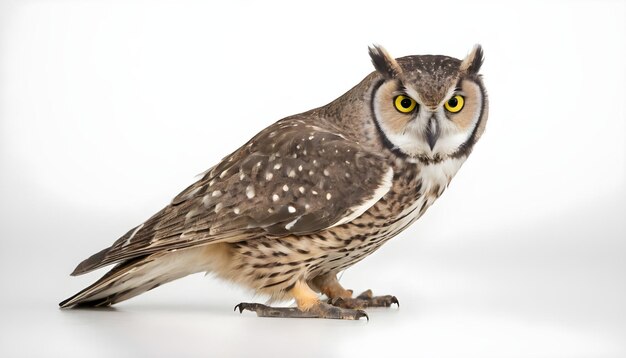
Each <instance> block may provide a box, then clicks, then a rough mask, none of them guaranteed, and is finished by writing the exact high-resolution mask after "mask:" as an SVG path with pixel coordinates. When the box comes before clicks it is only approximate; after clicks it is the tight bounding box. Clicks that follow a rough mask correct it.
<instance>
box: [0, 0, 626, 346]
mask: <svg viewBox="0 0 626 358" xmlns="http://www.w3.org/2000/svg"><path fill="white" fill-rule="evenodd" d="M477 42H479V43H481V44H482V45H483V47H484V50H485V57H486V61H485V64H484V67H483V69H482V73H483V74H484V78H485V83H486V86H487V89H488V91H489V94H490V99H491V111H490V119H489V123H488V125H487V132H486V134H485V135H484V136H483V138H482V139H481V141H480V142H479V143H478V145H477V147H476V149H475V151H474V153H473V154H472V156H471V157H470V159H469V160H468V162H467V163H466V164H465V166H464V167H463V168H462V169H461V170H460V172H459V174H458V175H457V177H456V178H455V179H454V180H453V182H452V185H451V186H450V188H449V189H448V190H447V191H446V193H445V194H444V196H443V197H442V198H441V199H440V200H439V201H438V202H437V203H436V204H435V205H434V206H433V207H432V208H431V209H430V210H429V211H428V213H427V214H426V215H425V216H424V217H423V218H422V219H420V220H419V221H418V222H417V223H416V224H415V225H413V226H412V227H411V228H409V229H407V230H406V231H405V232H404V233H403V234H401V235H400V236H399V237H398V238H396V239H394V240H392V241H391V242H389V243H388V244H387V245H386V246H385V247H383V248H382V249H381V250H379V251H378V252H376V253H375V254H374V255H373V256H371V257H370V258H368V259H367V260H364V261H363V262H362V263H360V264H359V265H356V266H355V267H353V268H351V269H349V270H348V271H346V272H345V274H344V275H343V277H342V281H341V282H342V283H343V284H344V285H345V286H346V287H351V288H354V289H355V290H357V291H359V290H363V289H366V288H372V289H373V290H374V291H375V293H379V294H388V293H392V294H395V295H397V296H398V298H399V299H400V302H401V304H402V307H401V308H400V309H395V308H393V309H378V310H370V312H369V313H370V322H369V323H366V322H365V321H360V322H341V321H324V320H279V319H260V318H257V317H255V316H254V315H253V314H250V313H245V314H243V315H239V314H238V313H234V312H232V308H233V306H234V305H235V304H236V303H239V302H240V301H250V300H256V301H260V302H263V301H264V298H263V297H253V296H252V295H251V294H250V293H249V292H246V291H244V290H242V289H240V288H237V287H235V286H233V285H231V284H228V283H224V282H220V281H218V280H215V279H209V278H205V277H203V276H202V275H195V276H191V277H189V278H186V279H183V280H179V281H177V282H175V283H172V284H170V285H167V286H164V287H162V288H159V289H157V290H154V291H151V292H148V293H146V294H145V295H142V296H140V297H137V298H135V299H133V300H130V301H127V302H124V303H122V304H120V305H118V306H116V308H115V309H111V310H97V311H94V310H91V311H90V310H70V311H67V310H65V311H61V310H58V309H57V307H56V305H57V302H59V301H60V300H61V299H63V298H66V297H67V296H69V295H71V294H73V293H75V292H76V291H78V290H79V289H81V288H83V287H84V286H86V285H87V284H89V283H91V282H92V281H93V280H95V279H96V278H97V277H99V275H100V274H102V273H103V272H104V271H98V272H97V273H95V274H90V275H87V276H85V277H79V278H70V277H68V276H67V274H68V273H69V272H70V271H71V270H72V269H73V268H74V266H75V265H76V264H77V263H78V262H79V261H81V260H82V259H84V258H86V257H87V256H89V255H90V254H92V253H94V252H96V251H98V250H100V249H102V248H104V247H106V246H108V245H110V244H111V243H112V242H113V241H114V240H115V239H116V238H117V237H119V236H120V235H121V234H123V233H125V232H126V231H127V230H128V229H129V228H131V227H133V226H135V225H137V224H138V223H140V222H142V221H143V220H144V219H146V218H147V217H149V216H150V215H151V214H153V213H154V212H156V211H157V210H158V209H160V208H161V207H162V206H164V205H165V204H167V202H168V201H169V200H170V198H171V197H173V196H174V195H175V194H177V193H178V192H179V191H180V190H182V189H183V188H184V187H185V186H186V185H188V184H189V183H191V181H192V180H193V178H194V175H196V174H198V173H200V172H202V171H203V170H205V169H207V168H209V167H210V166H212V165H213V164H215V163H216V162H217V161H218V160H219V159H220V158H222V157H223V156H225V155H226V154H228V153H229V152H231V151H232V150H234V149H236V148H237V147H238V146H239V145H241V144H243V143H244V142H245V141H246V140H248V139H249V138H250V137H251V136H253V135H254V134H255V133H256V132H257V131H259V130H260V129H262V128H264V127H265V126H267V125H268V124H270V123H272V122H274V121H276V120H278V119H280V118H282V117H284V116H287V115H290V114H294V113H298V112H302V111H304V110H307V109H310V108H313V107H317V106H320V105H323V104H325V103H327V102H329V101H331V100H332V99H334V98H336V97H337V96H339V95H340V94H342V93H343V92H345V91H347V90H348V89H349V88H351V87H352V86H353V85H355V84H356V83H358V82H359V81H360V80H361V79H362V78H363V77H365V75H367V74H368V73H369V72H370V71H372V66H371V63H370V60H369V58H368V56H367V45H369V44H372V43H380V44H382V45H383V46H385V47H386V48H387V49H388V50H389V51H390V52H391V53H392V54H393V55H395V56H397V57H400V56H405V55H410V54H426V53H435V54H447V55H451V56H455V57H463V56H465V54H466V53H467V52H468V51H469V50H470V48H471V47H472V45H473V44H474V43H477ZM625 67H626V5H625V4H624V3H623V2H620V1H613V2H608V1H605V2H603V1H572V2H554V1H553V2H529V3H523V2H513V3H508V4H507V3H503V2H502V3H501V2H479V3H473V2H465V1H464V2H456V1H446V2H436V1H428V2H418V1H411V2H407V3H398V2H381V1H377V2H366V1H359V2H354V3H340V2H338V1H333V2H315V4H313V3H310V4H307V5H296V3H295V2H283V3H278V2H272V3H268V2H266V1H256V2H253V1H229V2H225V1H221V2H209V1H206V2H203V1H147V0H146V1H138V0H126V1H122V0H119V1H104V0H103V1H95V0H94V1H79V0H67V1H0V173H1V174H0V198H1V199H0V214H1V215H0V220H1V221H0V287H2V289H1V292H2V293H1V294H0V304H1V306H0V307H1V308H0V317H1V318H0V356H3V357H13V356H38V355H39V356H63V357H70V356H90V357H124V356H129V357H137V356H179V357H180V356H258V357H264V356H304V357H306V356H312V357H321V356H361V357H362V356H426V357H626V340H625V339H624V337H626V305H625V304H624V302H626V280H625V277H624V276H625V273H626V262H625V258H626V244H625V242H624V240H625V239H624V238H625V237H626V223H625V219H626V215H625V214H626V191H625V182H626V106H625V105H624V100H625V98H626V70H625Z"/></svg>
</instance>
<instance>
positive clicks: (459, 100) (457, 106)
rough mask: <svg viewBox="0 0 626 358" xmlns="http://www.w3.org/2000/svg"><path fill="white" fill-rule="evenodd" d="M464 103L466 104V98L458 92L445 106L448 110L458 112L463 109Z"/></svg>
mask: <svg viewBox="0 0 626 358" xmlns="http://www.w3.org/2000/svg"><path fill="white" fill-rule="evenodd" d="M464 104H465V98H463V96H461V95H458V94H457V95H456V96H454V97H452V98H450V100H448V102H446V104H445V105H444V107H446V109H447V110H448V112H452V113H457V112H460V111H461V110H462V109H463V105H464Z"/></svg>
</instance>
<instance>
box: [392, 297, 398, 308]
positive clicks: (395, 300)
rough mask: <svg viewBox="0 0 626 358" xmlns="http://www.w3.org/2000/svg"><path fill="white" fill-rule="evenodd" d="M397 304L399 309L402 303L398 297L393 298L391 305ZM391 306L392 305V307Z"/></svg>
mask: <svg viewBox="0 0 626 358" xmlns="http://www.w3.org/2000/svg"><path fill="white" fill-rule="evenodd" d="M394 303H395V304H397V305H398V308H400V302H399V301H398V299H397V298H396V296H392V297H391V304H394ZM390 306H391V305H390Z"/></svg>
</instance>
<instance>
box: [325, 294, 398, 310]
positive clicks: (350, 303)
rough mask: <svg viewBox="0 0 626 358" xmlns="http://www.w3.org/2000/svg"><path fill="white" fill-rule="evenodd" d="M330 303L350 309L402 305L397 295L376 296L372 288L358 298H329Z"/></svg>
mask: <svg viewBox="0 0 626 358" xmlns="http://www.w3.org/2000/svg"><path fill="white" fill-rule="evenodd" d="M328 303H329V304H331V305H333V306H335V307H341V308H349V309H364V308H368V307H389V306H391V305H392V304H394V303H395V304H397V305H398V307H400V302H398V299H397V298H396V296H391V295H386V296H374V295H372V290H367V291H365V292H363V293H361V294H360V295H358V296H357V297H356V298H346V297H335V298H330V299H328Z"/></svg>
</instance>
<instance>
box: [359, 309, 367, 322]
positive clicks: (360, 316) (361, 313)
mask: <svg viewBox="0 0 626 358" xmlns="http://www.w3.org/2000/svg"><path fill="white" fill-rule="evenodd" d="M362 317H365V319H367V321H368V322H369V321H370V316H368V315H367V312H365V311H363V310H357V314H356V319H357V321H358V320H360V319H361V318H362Z"/></svg>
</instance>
